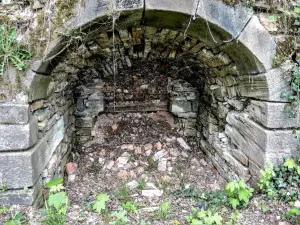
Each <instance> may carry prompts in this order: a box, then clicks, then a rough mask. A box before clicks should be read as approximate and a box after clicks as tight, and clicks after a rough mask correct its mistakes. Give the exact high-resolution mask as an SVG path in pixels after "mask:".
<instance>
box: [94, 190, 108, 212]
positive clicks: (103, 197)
mask: <svg viewBox="0 0 300 225" xmlns="http://www.w3.org/2000/svg"><path fill="white" fill-rule="evenodd" d="M108 200H109V197H108V195H107V194H102V193H100V194H99V195H98V196H97V199H96V200H95V201H94V203H93V210H95V211H96V212H97V213H99V214H100V213H101V211H103V210H105V209H106V202H107V201H108Z"/></svg>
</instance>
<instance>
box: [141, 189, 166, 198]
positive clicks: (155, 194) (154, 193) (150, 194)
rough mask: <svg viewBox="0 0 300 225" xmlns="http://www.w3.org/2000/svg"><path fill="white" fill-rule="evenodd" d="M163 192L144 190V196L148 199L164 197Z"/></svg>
mask: <svg viewBox="0 0 300 225" xmlns="http://www.w3.org/2000/svg"><path fill="white" fill-rule="evenodd" d="M163 193H164V192H163V191H161V190H143V191H142V196H145V197H148V198H154V197H160V196H162V195H163Z"/></svg>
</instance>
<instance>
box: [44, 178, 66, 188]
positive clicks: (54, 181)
mask: <svg viewBox="0 0 300 225" xmlns="http://www.w3.org/2000/svg"><path fill="white" fill-rule="evenodd" d="M63 182H64V179H63V178H56V179H53V180H51V181H49V182H48V183H47V184H46V187H48V188H51V187H52V186H55V185H57V184H61V183H63Z"/></svg>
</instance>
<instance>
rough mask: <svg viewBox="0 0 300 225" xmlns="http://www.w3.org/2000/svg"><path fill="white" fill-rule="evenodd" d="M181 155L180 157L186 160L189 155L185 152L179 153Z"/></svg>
mask: <svg viewBox="0 0 300 225" xmlns="http://www.w3.org/2000/svg"><path fill="white" fill-rule="evenodd" d="M181 155H182V156H183V157H184V158H188V157H189V155H188V154H187V152H186V151H182V152H181Z"/></svg>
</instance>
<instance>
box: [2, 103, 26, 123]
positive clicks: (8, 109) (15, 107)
mask: <svg viewBox="0 0 300 225" xmlns="http://www.w3.org/2000/svg"><path fill="white" fill-rule="evenodd" d="M29 116H30V115H29V105H23V104H12V103H3V104H0V124H1V123H4V124H26V123H28V122H29Z"/></svg>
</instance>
